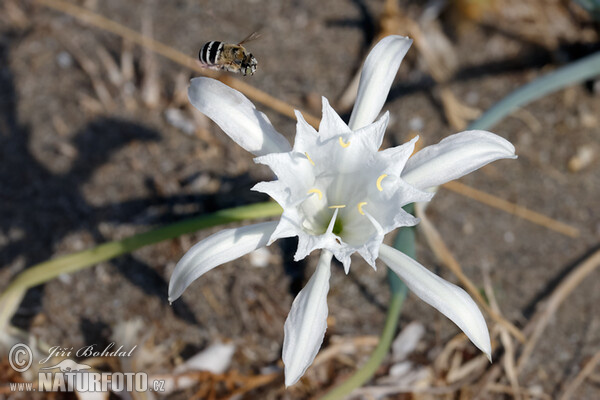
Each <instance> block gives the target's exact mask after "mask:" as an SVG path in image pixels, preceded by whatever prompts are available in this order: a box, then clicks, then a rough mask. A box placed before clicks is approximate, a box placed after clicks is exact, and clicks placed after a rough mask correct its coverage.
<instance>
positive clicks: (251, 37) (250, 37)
mask: <svg viewBox="0 0 600 400" xmlns="http://www.w3.org/2000/svg"><path fill="white" fill-rule="evenodd" d="M260 37H261V34H260V33H258V32H252V33H251V34H249V35H248V36H246V37H245V38H244V40H242V41H241V42H239V43H238V46H240V45H242V44H244V43H246V42H251V41H253V40H256V39H258V38H260Z"/></svg>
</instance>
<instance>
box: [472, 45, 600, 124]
mask: <svg viewBox="0 0 600 400" xmlns="http://www.w3.org/2000/svg"><path fill="white" fill-rule="evenodd" d="M597 75H600V52H598V53H594V54H591V55H589V56H587V57H584V58H582V59H580V60H577V61H575V62H572V63H570V64H567V65H565V66H564V67H561V68H559V69H557V70H556V71H554V72H551V73H549V74H548V75H545V76H542V77H541V78H538V79H536V80H534V81H533V82H530V83H528V84H527V85H525V86H521V87H520V88H519V89H517V90H515V91H514V92H512V93H511V94H509V95H508V96H506V97H504V98H503V99H502V100H500V101H499V102H498V103H496V104H495V105H494V106H493V107H492V108H490V109H489V110H487V111H486V112H485V113H484V114H483V115H482V116H481V117H480V118H479V119H478V120H476V121H475V122H473V123H471V125H469V127H468V129H489V128H491V127H492V126H493V125H494V124H495V123H496V122H498V121H500V120H501V119H502V118H504V117H506V116H507V115H508V114H510V113H511V112H512V111H514V110H515V109H517V108H518V107H520V106H522V105H525V104H528V103H530V102H532V101H534V100H537V99H539V98H541V97H544V96H545V95H547V94H549V93H552V92H555V91H557V90H559V89H562V88H564V87H567V86H570V85H573V84H575V83H579V82H584V81H586V80H588V79H590V78H593V77H595V76H597Z"/></svg>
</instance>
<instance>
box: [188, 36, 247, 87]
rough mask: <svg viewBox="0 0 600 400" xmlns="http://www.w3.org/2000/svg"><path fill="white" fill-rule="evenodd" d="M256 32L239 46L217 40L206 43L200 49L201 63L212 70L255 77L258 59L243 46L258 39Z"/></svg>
mask: <svg viewBox="0 0 600 400" xmlns="http://www.w3.org/2000/svg"><path fill="white" fill-rule="evenodd" d="M258 36H259V35H258V34H257V33H256V32H254V33H252V34H250V35H249V36H248V37H247V38H245V39H244V40H242V41H241V42H239V43H238V44H230V43H223V42H219V41H216V40H213V41H212V42H208V43H206V44H205V45H204V46H202V49H200V52H199V54H198V58H199V59H200V63H201V64H202V65H203V66H204V67H206V68H210V69H216V70H218V69H224V70H227V71H229V72H235V73H238V72H239V73H241V74H242V75H244V76H246V75H254V71H256V64H258V62H257V61H256V58H254V56H253V55H252V53H250V52H248V50H246V49H245V48H244V46H242V44H244V43H246V42H249V41H250V40H254V39H257V38H258Z"/></svg>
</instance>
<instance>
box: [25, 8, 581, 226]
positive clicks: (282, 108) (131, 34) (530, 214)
mask: <svg viewBox="0 0 600 400" xmlns="http://www.w3.org/2000/svg"><path fill="white" fill-rule="evenodd" d="M36 1H37V2H38V3H40V4H43V5H45V6H47V7H49V8H52V9H54V10H57V11H60V12H63V13H65V14H68V15H71V16H73V17H75V18H77V19H79V20H81V21H84V22H86V23H88V24H90V25H92V26H95V27H97V28H100V29H103V30H106V31H108V32H111V33H114V34H116V35H118V36H120V37H122V38H123V39H124V47H125V43H127V44H128V43H136V44H138V45H140V46H143V47H146V48H149V49H150V50H152V51H154V52H156V53H158V54H160V55H162V56H163V57H166V58H168V59H170V60H172V61H174V62H176V63H178V64H180V65H182V66H184V67H186V68H189V69H191V70H193V71H195V72H197V73H199V74H202V75H204V76H208V77H212V78H215V79H219V80H220V81H221V82H223V83H225V84H227V85H229V86H230V87H232V88H234V89H236V90H239V91H240V92H242V93H244V94H245V95H246V96H248V97H249V98H250V99H253V100H255V101H257V102H259V103H261V104H264V105H266V106H267V107H270V108H271V109H272V110H274V111H276V112H278V113H280V114H282V115H285V116H288V117H290V118H295V115H294V109H295V107H293V106H291V105H289V104H287V103H286V102H284V101H282V100H279V99H277V98H275V97H273V96H271V95H269V94H267V93H265V92H263V91H261V90H259V89H256V88H255V87H253V86H251V85H249V84H247V83H245V82H243V81H241V80H239V79H236V78H233V77H230V76H227V75H222V74H219V73H217V72H215V71H211V70H207V69H205V68H202V67H201V66H200V64H199V62H198V61H197V60H195V59H194V58H191V57H189V56H187V55H185V54H183V53H181V52H180V51H178V50H176V49H174V48H172V47H169V46H167V45H165V44H163V43H160V42H158V41H156V40H154V39H152V38H148V37H146V36H144V35H141V34H140V33H138V32H136V31H134V30H132V29H129V28H127V27H125V26H123V25H121V24H118V23H116V22H114V21H112V20H110V19H108V18H105V17H102V16H100V15H98V14H96V13H93V12H91V11H89V10H86V9H84V8H81V7H78V6H75V5H73V4H70V3H68V2H65V1H63V0H36ZM387 6H389V7H395V6H393V3H392V2H388V3H387V4H386V7H387ZM388 13H389V14H390V15H391V17H390V18H391V19H392V20H393V18H392V17H393V15H394V11H393V9H392V8H390V9H389V10H388ZM123 55H124V56H126V57H128V58H130V57H131V53H130V51H125V50H124V53H123ZM127 64H128V63H126V62H124V63H122V65H127ZM123 75H124V77H125V79H127V74H125V73H124V74H123ZM84 100H86V102H85V104H86V107H87V108H90V109H92V110H94V109H97V108H98V107H97V104H98V103H97V102H95V101H92V100H93V99H84ZM303 115H304V118H305V119H306V121H307V122H308V123H309V124H311V125H312V126H313V127H317V126H318V125H319V122H320V119H319V118H317V117H315V116H313V115H310V114H307V113H306V112H303ZM453 183H455V182H450V183H449V184H446V185H445V187H446V188H450V186H451V184H453ZM461 185H462V188H464V189H465V190H460V191H459V190H456V192H457V193H459V194H462V195H464V196H467V197H470V198H473V199H474V200H476V201H480V202H483V203H484V204H487V205H491V204H489V203H488V202H486V201H483V200H482V199H483V198H484V196H477V195H475V196H473V195H469V194H466V191H467V189H469V193H471V194H472V193H473V191H475V189H471V188H469V187H468V186H466V185H464V184H461ZM450 190H452V189H450ZM476 192H478V193H481V194H482V195H486V196H487V197H485V198H487V199H489V198H490V197H491V198H494V196H491V195H487V193H484V192H481V191H476ZM494 199H496V200H497V201H494V202H492V203H494V204H496V205H492V206H493V207H496V208H499V209H501V210H503V211H506V212H509V213H512V214H515V215H517V216H518V217H520V218H524V219H527V220H529V221H530V222H533V223H536V224H538V225H542V226H545V227H547V228H549V229H553V230H557V231H559V232H560V233H563V234H566V235H567V236H571V237H577V236H579V231H578V230H577V229H576V228H573V227H570V226H568V225H566V224H562V223H560V222H558V221H554V220H552V219H551V218H549V217H546V216H544V215H542V214H539V213H536V212H534V211H530V210H528V209H526V208H525V207H521V206H518V205H516V204H513V203H510V202H508V201H506V200H502V199H498V198H494ZM499 203H502V205H503V206H499V205H498V204H499ZM512 210H518V212H513V211H512Z"/></svg>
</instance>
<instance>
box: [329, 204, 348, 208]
mask: <svg viewBox="0 0 600 400" xmlns="http://www.w3.org/2000/svg"><path fill="white" fill-rule="evenodd" d="M345 207H346V205H345V204H340V205H339V206H329V208H345Z"/></svg>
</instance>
